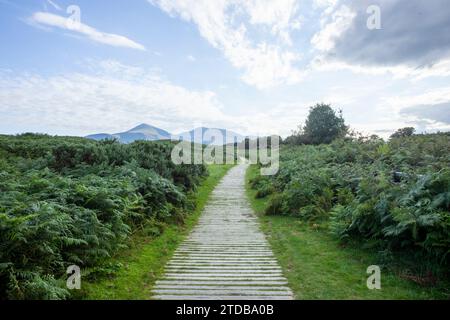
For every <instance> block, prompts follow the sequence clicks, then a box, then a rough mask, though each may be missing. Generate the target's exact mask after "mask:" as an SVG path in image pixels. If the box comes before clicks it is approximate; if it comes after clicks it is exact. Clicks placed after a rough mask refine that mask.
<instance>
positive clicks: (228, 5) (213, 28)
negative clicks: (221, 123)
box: [148, 0, 302, 89]
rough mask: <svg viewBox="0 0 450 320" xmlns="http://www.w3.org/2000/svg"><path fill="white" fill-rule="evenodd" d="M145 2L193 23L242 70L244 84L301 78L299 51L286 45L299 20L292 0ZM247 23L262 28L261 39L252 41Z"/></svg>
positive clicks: (273, 83)
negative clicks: (262, 38) (262, 36)
mask: <svg viewBox="0 0 450 320" xmlns="http://www.w3.org/2000/svg"><path fill="white" fill-rule="evenodd" d="M148 1H149V2H150V3H151V4H152V5H154V6H157V7H159V8H161V10H163V11H164V12H166V13H168V14H169V15H171V16H172V17H179V18H181V19H183V20H185V21H189V22H193V23H195V24H196V25H197V27H198V29H199V32H200V34H201V36H202V37H203V38H205V39H206V40H207V41H208V42H209V43H210V44H211V45H212V46H213V47H214V48H216V49H219V50H221V51H222V52H223V54H224V56H225V57H226V59H228V60H229V61H230V62H231V64H232V65H233V66H234V67H236V68H238V69H240V70H243V75H242V80H243V81H244V82H245V83H247V84H249V85H252V86H255V87H256V88H259V89H265V88H270V87H273V86H276V85H280V84H292V83H296V82H298V81H300V79H301V78H302V72H301V71H300V70H299V69H298V68H297V67H296V63H297V62H298V61H299V59H300V55H299V54H298V53H296V52H295V51H294V50H291V49H290V48H289V47H290V45H291V44H292V40H291V37H290V32H291V31H292V30H297V29H298V28H300V25H301V23H300V20H299V15H298V2H297V1H296V0H278V1H273V0H264V1H260V0H250V1H248V0H235V1H227V0H215V1H210V0H148ZM252 28H258V30H259V31H262V32H264V34H265V35H266V36H265V37H264V40H262V41H252V38H251V37H250V36H249V32H250V29H252ZM272 38H273V39H272ZM269 39H270V41H269ZM272 40H273V41H272Z"/></svg>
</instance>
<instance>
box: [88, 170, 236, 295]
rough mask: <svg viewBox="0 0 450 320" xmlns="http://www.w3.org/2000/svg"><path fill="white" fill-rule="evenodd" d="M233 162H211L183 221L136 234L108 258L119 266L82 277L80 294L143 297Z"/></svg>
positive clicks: (194, 222) (148, 293) (147, 293)
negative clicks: (154, 234) (155, 232)
mask: <svg viewBox="0 0 450 320" xmlns="http://www.w3.org/2000/svg"><path fill="white" fill-rule="evenodd" d="M231 167H232V165H210V166H208V171H209V176H208V177H207V178H205V180H204V181H203V182H202V183H201V185H200V186H199V188H198V189H197V192H196V193H195V197H194V200H195V204H196V206H195V210H194V211H193V212H192V213H190V214H189V216H188V217H187V219H186V220H185V222H184V223H183V224H168V225H167V226H165V228H164V230H163V232H162V233H161V234H160V235H159V236H157V237H154V238H149V237H148V236H145V235H143V234H140V233H138V234H135V235H133V237H132V238H131V241H130V244H129V248H128V249H126V250H123V251H122V252H121V253H120V254H119V255H118V256H116V257H114V258H113V259H111V263H110V264H112V265H120V266H121V267H120V268H119V269H118V270H117V271H115V272H114V273H113V274H112V275H111V276H109V277H102V278H100V279H95V280H93V281H82V290H81V292H80V295H81V297H82V298H83V299H90V300H106V299H107V300H121V299H124V300H145V299H149V298H150V291H151V288H152V286H153V284H154V283H155V281H156V279H158V278H159V276H161V275H162V273H163V271H164V266H165V264H166V262H167V261H168V260H169V259H170V257H171V256H172V254H173V252H174V251H175V249H176V248H177V247H178V245H179V244H180V242H181V241H182V240H183V239H184V238H185V237H186V235H188V234H189V232H190V231H191V229H192V228H193V227H194V226H195V225H196V223H197V221H198V218H199V216H200V214H201V212H202V210H203V207H204V206H205V204H206V202H207V200H208V198H209V196H210V194H211V192H212V191H213V190H214V188H215V187H216V185H217V184H218V183H219V181H220V180H221V179H222V177H223V176H224V175H225V174H226V173H227V172H228V170H229V169H230V168H231Z"/></svg>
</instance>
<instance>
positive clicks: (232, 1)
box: [0, 0, 450, 136]
mask: <svg viewBox="0 0 450 320" xmlns="http://www.w3.org/2000/svg"><path fill="white" fill-rule="evenodd" d="M370 5H376V6H377V7H378V8H379V9H380V16H379V17H380V27H381V28H380V29H370V28H368V27H367V23H366V22H367V19H369V18H370V17H373V15H372V14H373V12H367V9H368V8H369V6H370ZM71 6H72V7H71ZM73 6H76V7H73ZM68 8H79V12H80V20H79V21H78V20H77V19H76V15H74V11H72V10H68ZM73 22H75V23H77V24H76V25H73V24H70V23H73ZM0 42H1V43H2V46H1V47H0V133H8V134H13V133H20V132H29V131H33V132H46V133H50V134H68V135H86V134H90V133H98V132H110V133H113V132H120V131H124V130H126V129H129V128H131V127H133V126H135V125H137V124H139V123H143V122H145V123H149V124H153V125H156V126H159V127H161V128H163V129H166V130H168V131H171V132H174V133H176V132H181V131H184V130H187V129H191V128H193V127H198V126H210V127H225V128H229V129H233V130H236V131H238V132H241V133H243V134H252V135H254V134H269V133H274V134H275V133H277V134H281V135H282V136H286V135H288V134H289V133H290V132H291V130H294V129H296V127H297V126H298V125H299V124H301V123H302V122H304V120H305V117H306V115H307V113H308V109H309V107H310V106H311V105H313V104H315V103H318V102H325V103H331V104H332V106H333V107H335V108H336V109H338V108H339V109H343V111H344V117H345V118H346V120H347V122H348V123H349V124H350V126H351V127H352V128H353V129H355V130H357V131H359V132H363V133H366V134H371V133H376V134H379V135H381V136H388V135H389V134H390V133H392V132H393V131H395V129H397V128H399V127H403V126H414V127H416V128H417V129H418V131H428V132H433V131H437V130H449V129H450V116H449V114H450V81H449V80H450V10H448V9H447V4H446V2H445V0H431V1H427V2H425V1H420V0H389V1H388V0H374V1H365V0H360V1H356V0H354V1H353V0H349V1H343V0H270V1H269V0H214V1H210V0H133V1H111V0H94V1H93V0H89V1H88V0H85V1H75V0H70V1H63V0H51V1H50V0H17V1H13V0H0Z"/></svg>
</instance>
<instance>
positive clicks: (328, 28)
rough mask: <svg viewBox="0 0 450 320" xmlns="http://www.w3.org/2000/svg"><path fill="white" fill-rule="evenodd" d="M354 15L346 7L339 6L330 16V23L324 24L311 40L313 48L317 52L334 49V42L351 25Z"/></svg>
mask: <svg viewBox="0 0 450 320" xmlns="http://www.w3.org/2000/svg"><path fill="white" fill-rule="evenodd" d="M355 16H356V13H355V12H353V11H352V10H351V9H350V8H349V7H347V6H345V5H344V6H341V7H340V8H339V9H338V10H336V12H334V13H333V14H332V16H331V22H330V23H328V24H326V25H325V26H324V27H323V28H322V29H321V30H320V31H319V32H318V33H316V34H315V35H314V37H313V38H312V39H311V44H312V45H313V47H314V48H315V49H317V50H319V51H330V50H332V49H333V48H334V45H335V41H336V39H338V38H339V37H340V36H341V34H342V33H344V32H345V31H346V30H347V29H348V28H349V27H350V26H351V24H352V21H353V19H354V18H355Z"/></svg>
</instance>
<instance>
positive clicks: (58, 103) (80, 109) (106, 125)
mask: <svg viewBox="0 0 450 320" xmlns="http://www.w3.org/2000/svg"><path fill="white" fill-rule="evenodd" d="M92 65H94V62H93V63H92ZM95 65H96V67H95V68H96V69H95V72H89V73H69V74H61V75H55V76H48V77H45V76H40V75H37V74H21V75H16V74H14V73H11V72H7V71H0V101H1V102H2V103H1V108H0V127H2V126H3V125H5V126H6V125H7V124H9V123H16V125H17V126H20V127H22V128H24V130H27V129H26V128H28V127H40V128H42V131H47V132H48V131H51V132H71V133H73V134H81V135H84V134H89V133H93V132H104V131H106V132H117V131H122V130H124V129H127V128H131V127H132V126H133V125H136V124H138V123H142V122H148V123H151V124H154V125H157V126H161V127H163V128H166V129H169V130H173V131H177V128H178V127H180V128H181V127H182V126H187V127H189V125H190V124H192V123H195V122H209V123H217V122H219V121H220V120H221V119H222V118H223V113H222V110H221V108H222V106H221V104H220V103H219V102H218V101H217V98H216V95H215V94H214V93H213V92H211V91H190V90H187V89H185V88H183V87H181V86H177V85H175V84H172V83H170V82H169V81H167V80H165V79H163V78H162V77H161V76H160V75H159V74H158V73H156V72H152V71H146V70H142V69H140V68H135V67H129V66H125V65H122V64H120V63H118V62H116V61H103V62H98V63H95ZM92 68H94V67H92ZM182 129H185V127H183V128H182ZM180 131H181V130H180Z"/></svg>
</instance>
